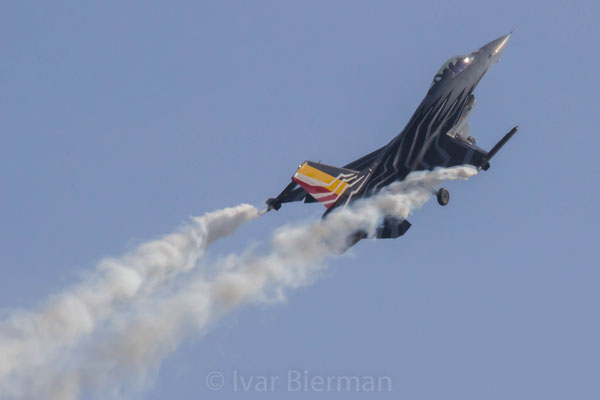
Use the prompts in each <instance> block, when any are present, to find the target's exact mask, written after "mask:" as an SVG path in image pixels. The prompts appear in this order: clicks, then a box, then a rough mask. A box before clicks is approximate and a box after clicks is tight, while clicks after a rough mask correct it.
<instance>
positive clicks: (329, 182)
mask: <svg viewBox="0 0 600 400" xmlns="http://www.w3.org/2000/svg"><path fill="white" fill-rule="evenodd" d="M358 175H359V172H358V171H354V170H351V169H346V168H337V167H332V166H330V165H325V164H320V163H315V162H312V161H305V162H304V163H303V164H302V165H300V167H299V168H298V170H297V171H296V173H295V174H294V176H293V177H292V180H293V181H294V182H296V183H297V184H298V185H300V186H302V188H303V189H304V190H306V191H307V192H308V193H309V194H310V195H311V196H312V197H313V198H315V200H318V201H319V202H321V203H322V204H323V205H324V206H325V207H327V208H331V207H333V205H334V204H335V203H336V202H337V201H338V199H339V198H340V197H341V196H342V195H343V194H344V192H345V191H346V190H347V189H348V187H349V186H351V184H352V182H353V181H355V180H356V178H357V177H358Z"/></svg>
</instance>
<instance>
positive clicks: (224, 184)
mask: <svg viewBox="0 0 600 400" xmlns="http://www.w3.org/2000/svg"><path fill="white" fill-rule="evenodd" d="M599 16H600V8H598V6H597V4H596V2H592V1H572V2H571V1H569V2H566V1H565V2H562V1H552V2H548V1H522V0H507V1H498V2H482V1H463V2H451V1H440V2H429V1H418V2H408V1H406V2H404V1H403V2H400V1H373V2H366V1H365V2H355V1H336V2H334V1H302V2H287V1H239V2H220V1H214V2H206V1H202V2H200V1H179V2H158V1H127V2H125V1H123V2H122V1H110V2H80V1H71V2H64V1H58V2H41V1H39V2H32V1H14V2H3V3H2V6H1V7H0V52H1V57H0V59H1V60H2V61H1V62H0V184H1V186H0V187H1V189H0V190H1V197H0V271H1V274H0V308H1V310H2V313H3V314H4V313H6V312H8V311H9V310H12V309H15V308H24V309H31V308H36V307H38V306H39V305H40V304H41V303H42V302H43V301H44V300H45V299H47V297H48V296H49V295H51V294H52V293H56V292H58V291H60V290H61V289H63V288H64V287H67V286H68V285H70V284H72V283H74V282H77V280H78V274H80V273H81V272H82V271H86V270H89V269H91V268H93V266H94V265H95V263H96V262H97V261H98V260H99V259H101V258H103V257H105V256H108V255H112V256H118V255H120V254H122V253H123V252H125V251H126V250H128V249H131V248H132V247H133V246H135V244H137V243H140V242H141V241H143V240H146V239H149V238H154V237H157V236H160V235H161V234H164V233H168V232H171V231H172V230H173V229H174V228H175V227H177V226H178V225H180V224H181V223H182V222H183V221H185V220H186V219H187V217H188V216H190V215H199V214H202V213H204V212H207V211H211V210H214V209H217V208H222V207H224V206H230V205H237V204H239V203H241V202H249V203H251V204H255V205H257V206H260V205H262V203H263V202H264V200H265V199H266V198H267V197H272V196H274V195H277V194H278V193H279V191H280V190H281V189H282V188H283V187H284V186H285V185H286V184H287V183H288V181H289V177H290V176H291V174H292V173H293V171H294V170H295V168H296V167H297V165H298V164H299V163H300V162H302V161H303V160H305V159H309V160H315V161H318V160H322V161H323V162H326V163H328V164H333V165H343V164H344V163H346V162H349V161H351V160H353V159H355V158H358V157H359V156H361V155H363V154H365V153H367V152H370V151H372V150H374V149H376V148H378V147H379V146H381V145H383V144H385V143H387V141H388V140H389V139H390V138H392V137H393V136H394V135H396V134H397V133H398V132H399V131H400V130H401V129H402V127H403V126H404V124H405V123H406V122H407V121H408V119H409V118H410V116H411V114H412V112H413V111H414V110H415V108H416V106H417V105H418V103H419V102H420V101H421V99H422V98H423V96H424V95H425V92H426V90H427V89H428V87H429V84H430V81H431V79H432V78H433V75H434V73H435V72H436V71H437V69H438V68H439V66H440V65H441V64H442V63H443V62H444V61H445V60H446V59H447V58H449V57H451V56H454V55H457V54H462V53H468V52H471V51H473V50H475V49H476V48H479V47H480V46H482V45H483V44H485V43H487V42H488V41H490V40H492V39H495V38H497V37H499V36H501V35H503V34H506V33H507V32H509V31H510V30H511V29H515V32H514V34H513V36H512V38H511V40H510V42H509V43H508V47H507V48H506V49H505V51H504V54H503V57H502V61H501V62H500V63H498V64H497V65H496V66H494V67H493V68H492V70H491V71H490V72H489V73H488V75H487V76H486V77H485V78H484V79H483V80H482V82H481V83H480V85H479V86H478V87H477V89H476V91H475V94H476V96H477V99H478V105H477V107H476V108H475V111H474V113H473V115H472V116H471V127H472V133H473V135H474V136H475V137H476V139H477V140H478V144H479V145H481V146H482V147H483V148H487V149H489V148H491V146H492V145H493V144H494V143H495V142H496V141H497V140H498V139H500V138H501V136H502V135H503V134H504V133H506V132H507V131H508V130H509V129H510V128H511V127H512V126H513V125H516V124H518V125H520V127H521V129H520V131H519V132H518V134H517V135H516V136H515V137H514V138H513V139H512V140H511V141H510V142H509V143H508V145H507V146H506V147H505V148H504V149H503V150H502V151H501V152H500V153H499V154H498V156H497V157H496V158H495V159H494V160H493V163H492V167H491V168H490V170H489V171H487V172H485V173H482V174H480V175H479V176H476V177H475V178H473V179H472V180H471V181H469V182H458V183H452V184H449V185H448V187H449V189H450V191H451V202H450V204H449V205H448V206H447V207H444V208H442V207H439V206H438V205H437V203H436V202H435V201H432V202H430V203H428V204H427V205H426V206H425V207H424V208H423V209H421V210H419V211H418V212H417V213H416V214H415V215H413V216H412V217H411V218H410V220H411V222H412V223H413V226H412V228H411V230H410V231H409V232H408V234H407V235H406V236H404V237H402V238H401V239H399V240H395V241H376V242H375V241H373V242H361V243H360V244H359V245H358V246H356V248H355V249H354V250H353V252H352V254H351V255H350V256H346V257H344V258H341V259H338V260H335V261H334V262H332V263H331V265H330V268H329V269H328V270H327V271H326V272H325V273H324V274H323V276H322V277H321V279H319V280H318V281H317V282H316V283H314V284H313V285H311V286H308V287H305V288H301V289H299V290H296V291H294V292H290V293H289V295H288V300H287V302H285V303H282V304H277V305H272V306H258V305H257V306H246V307H244V308H243V309H241V310H238V311H237V312H235V313H234V314H233V315H230V316H228V317H227V318H225V319H224V320H221V321H220V322H219V323H218V324H216V325H213V326H212V327H211V329H210V330H209V331H208V332H207V333H206V334H204V335H198V336H196V337H191V338H188V340H187V341H186V342H185V344H184V345H183V346H182V347H181V348H179V350H178V351H177V352H175V353H174V354H173V355H172V356H171V357H170V358H169V359H168V360H167V361H166V362H165V363H164V364H163V365H162V368H161V369H160V371H159V373H158V375H157V377H156V379H155V380H154V381H153V384H152V386H150V387H149V388H148V389H147V390H145V391H143V392H142V393H138V394H136V395H135V396H134V397H135V398H139V399H145V400H155V399H165V398H177V399H199V398H223V399H229V398H240V399H264V398H291V399H299V398H311V399H312V398H323V399H349V398H350V399H353V398H357V399H358V398H364V397H365V394H364V393H346V392H342V393H338V392H334V393H312V392H309V393H305V392H292V393H289V392H287V391H286V390H285V388H280V389H279V390H277V391H276V392H275V393H267V394H264V393H257V392H255V391H251V392H248V393H235V394H234V393H232V387H231V385H230V384H229V382H228V383H226V385H225V388H224V389H223V390H221V391H218V392H211V391H209V390H208V389H207V388H206V385H205V381H204V377H205V376H206V374H207V373H208V372H210V371H220V372H221V373H223V374H224V376H225V377H226V378H227V379H229V378H230V377H231V374H232V373H233V371H234V370H237V371H239V372H240V373H241V374H244V375H246V376H250V375H281V376H282V379H284V378H285V374H286V373H287V371H288V370H291V369H293V370H301V371H304V370H307V371H308V372H309V374H310V375H358V376H363V375H387V376H389V377H390V378H391V379H392V381H393V388H392V391H391V392H387V391H386V392H383V393H376V394H374V395H372V397H374V398H381V399H411V400H413V399H482V398H485V399H490V400H494V399H498V400H500V399H502V400H504V399H532V398H540V399H546V400H549V399H565V398H576V399H597V398H599V397H600V379H599V378H600V365H599V363H598V360H599V359H600V345H599V337H600V320H599V316H598V310H599V309H600V294H599V291H598V287H599V284H600V270H599V262H598V251H597V250H598V226H599V223H600V219H599V218H598V204H597V202H598V200H599V194H600V189H599V185H598V173H599V172H600V171H598V164H597V161H596V160H597V158H598V149H599V148H600V140H599V134H600V132H598V118H599V116H600V109H599V104H600V98H599V97H600V96H599V93H600V92H599V83H600V78H599V77H600V75H599V74H598V65H600V53H599V52H598V42H599V40H600V34H599V33H600V30H599V28H598V17H599ZM322 211H323V208H322V207H321V206H320V205H318V204H316V205H315V204H313V205H302V204H292V205H284V207H282V209H281V210H280V211H279V212H277V213H269V214H268V215H267V216H265V217H262V218H260V219H258V220H256V221H253V222H251V223H250V224H249V225H247V226H245V227H244V228H243V229H242V230H241V231H240V233H239V234H238V235H236V236H234V237H232V238H229V239H227V240H225V241H224V242H222V243H219V244H218V245H217V246H216V247H215V248H213V250H212V254H214V255H218V254H223V253H225V252H227V251H229V250H231V249H237V250H242V249H244V248H245V247H246V246H247V245H248V243H251V242H254V241H260V240H266V239H268V237H269V236H270V233H271V232H272V231H273V229H275V228H276V227H278V226H281V225H282V224H284V223H286V222H288V221H297V220H301V219H302V218H305V217H307V216H315V215H319V214H320V213H321V212H322Z"/></svg>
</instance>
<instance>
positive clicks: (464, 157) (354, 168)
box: [266, 34, 518, 246]
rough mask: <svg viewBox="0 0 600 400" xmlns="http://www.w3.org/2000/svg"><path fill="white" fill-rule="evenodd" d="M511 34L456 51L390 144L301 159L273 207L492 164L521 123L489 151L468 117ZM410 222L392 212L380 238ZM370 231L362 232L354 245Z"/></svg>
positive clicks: (356, 195)
mask: <svg viewBox="0 0 600 400" xmlns="http://www.w3.org/2000/svg"><path fill="white" fill-rule="evenodd" d="M509 37H510V34H508V35H505V36H502V37H500V38H498V39H496V40H494V41H492V42H490V43H488V44H486V45H485V46H483V47H482V48H480V49H479V50H475V51H474V52H472V53H471V54H467V55H461V56H457V57H452V58H451V59H449V60H448V61H446V62H445V63H444V64H443V65H442V67H441V68H440V69H439V71H438V72H437V74H435V76H434V77H433V82H432V83H431V87H430V88H429V91H428V92H427V95H426V96H425V98H424V99H423V101H422V102H421V104H420V105H419V107H418V108H417V110H416V111H415V113H414V114H413V116H412V117H411V119H410V121H409V122H408V124H407V125H406V127H405V128H404V129H403V130H402V132H400V133H399V134H398V136H396V137H395V138H393V139H392V140H391V141H390V142H389V143H388V144H386V145H385V146H383V147H382V148H380V149H377V150H375V151H373V152H371V153H369V154H367V155H365V156H363V157H361V158H359V159H358V160H355V161H352V162H351V163H349V164H347V165H345V166H344V167H343V168H338V167H333V166H330V165H325V164H321V163H316V162H312V161H305V162H304V163H302V165H300V167H299V168H298V170H297V171H296V173H295V174H294V176H293V177H292V182H291V183H290V184H289V185H288V186H287V187H286V188H285V189H284V190H283V191H282V192H281V193H280V194H279V196H277V197H275V198H270V199H268V200H267V201H266V203H267V206H268V208H267V210H272V209H275V210H278V209H279V208H280V207H281V204H283V203H289V202H293V201H300V200H303V201H304V202H305V203H312V202H316V201H319V202H320V203H322V204H323V205H324V206H325V207H327V211H326V212H325V214H324V215H323V216H324V217H325V216H327V214H328V213H330V212H331V211H332V210H334V209H336V208H338V207H344V206H346V205H347V204H350V203H351V202H353V201H355V200H357V199H361V198H365V197H369V196H373V195H374V194H376V193H378V192H379V191H380V190H381V189H382V188H384V187H386V186H387V185H389V184H391V183H393V182H396V181H401V180H403V179H404V178H405V177H406V176H407V175H408V174H409V173H410V172H412V171H422V170H433V169H434V168H435V167H452V166H457V165H464V164H470V165H473V166H475V167H477V168H478V169H483V170H487V169H488V168H489V167H490V164H489V162H490V160H491V159H492V158H493V157H494V156H495V155H496V153H498V151H499V150H500V148H502V146H504V144H505V143H506V142H507V141H508V140H509V139H510V138H511V137H512V136H513V135H514V134H515V132H516V131H517V129H518V127H517V126H515V127H514V128H513V129H512V130H511V131H510V132H508V133H507V134H506V135H505V136H504V137H503V138H502V139H501V140H500V141H499V142H498V143H497V144H496V145H495V146H494V147H493V148H492V149H491V150H490V151H489V152H487V151H485V150H483V149H481V148H480V147H478V146H477V145H476V144H475V139H473V137H472V136H471V135H470V127H469V123H468V118H469V115H470V114H471V112H472V111H473V107H475V103H476V101H475V96H474V95H473V90H474V89H475V87H476V86H477V84H478V83H479V81H480V80H481V78H483V76H484V75H485V74H486V72H487V71H488V70H489V69H490V67H491V66H492V65H494V64H495V63H496V62H498V61H499V59H500V54H502V51H503V50H504V47H505V46H506V43H507V42H508V39H509ZM435 194H436V196H437V200H438V203H439V204H440V205H442V206H445V205H446V204H448V201H449V200H450V195H449V193H448V190H446V189H444V188H441V189H439V190H438V191H436V192H435ZM410 225H411V224H410V223H409V222H408V221H407V220H405V219H400V218H396V217H391V216H390V217H386V218H384V220H383V222H382V226H381V227H379V229H377V232H376V237H377V238H397V237H399V236H402V235H403V234H404V233H406V231H407V230H408V228H410ZM364 237H366V234H364V233H360V232H359V233H357V234H355V235H354V237H352V238H351V239H350V242H351V243H349V245H350V246H351V245H353V244H355V243H356V242H357V241H358V240H360V239H362V238H364Z"/></svg>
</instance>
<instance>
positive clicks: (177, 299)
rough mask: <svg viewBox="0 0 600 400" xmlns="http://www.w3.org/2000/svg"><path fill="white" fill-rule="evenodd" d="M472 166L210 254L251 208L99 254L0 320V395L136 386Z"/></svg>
mask: <svg viewBox="0 0 600 400" xmlns="http://www.w3.org/2000/svg"><path fill="white" fill-rule="evenodd" d="M476 173H477V170H476V169H475V168H473V167H469V166H461V167H453V168H447V169H436V170H434V171H424V172H417V173H412V174H410V175H409V176H408V177H407V179H405V180H404V181H402V182H398V183H395V184H392V185H390V186H389V187H388V188H387V189H386V190H384V191H382V192H381V193H379V194H378V195H376V196H374V197H372V198H370V199H367V200H361V201H358V202H355V204H354V205H353V206H352V207H347V208H345V209H343V210H340V211H336V212H333V213H331V214H330V215H329V216H328V217H327V218H326V219H324V220H322V219H318V220H310V221H303V222H301V223H295V224H291V225H288V226H284V227H281V228H279V229H277V230H276V231H275V232H274V234H273V235H272V237H271V239H270V241H269V242H268V243H266V244H265V245H264V246H263V247H264V248H262V249H261V248H258V249H257V248H256V247H252V248H250V249H247V250H245V251H243V252H240V253H237V254H229V255H226V256H224V257H222V258H220V259H218V260H217V261H213V262H209V261H207V260H205V259H204V258H202V255H203V253H204V251H205V249H206V247H207V246H208V245H209V244H210V243H212V242H214V241H215V240H217V239H219V238H221V237H224V236H227V235H230V234H232V233H234V232H235V231H236V230H237V228H238V227H239V226H240V225H241V224H242V223H243V222H245V221H248V220H250V219H253V218H256V217H257V216H258V215H259V214H260V213H259V211H258V210H257V209H256V208H254V207H251V206H248V205H240V206H237V207H234V208H228V209H224V210H220V211H216V212H213V213H208V214H206V215H204V216H203V217H198V218H194V219H193V223H192V224H191V225H190V226H187V227H185V228H184V229H182V230H181V231H180V232H177V233H174V234H171V235H168V236H165V237H164V238H162V239H159V240H156V241H152V242H148V243H146V244H142V245H141V246H139V247H138V248H137V249H136V250H134V251H133V252H131V253H129V254H126V255H125V256H123V257H121V258H119V259H106V260H103V261H102V262H101V263H100V264H99V265H98V267H97V268H96V270H95V271H94V272H93V273H91V274H90V276H88V278H87V279H85V280H84V281H83V282H82V283H80V284H79V285H77V286H76V287H74V288H71V289H68V290H66V291H65V292H63V293H61V294H59V295H57V296H55V297H54V298H53V299H51V300H50V301H49V302H48V304H47V306H45V307H44V308H42V310H40V311H37V312H16V313H15V314H14V315H13V316H12V317H11V318H9V319H7V320H6V321H3V322H1V323H0V393H7V394H8V395H9V397H11V398H49V399H61V400H62V399H78V398H81V397H82V396H84V395H87V394H94V393H95V394H101V395H102V397H103V398H106V397H111V396H113V397H114V396H119V395H123V394H126V393H127V392H128V391H130V390H135V389H139V388H143V387H145V386H146V385H147V383H148V378H149V377H151V376H152V375H153V373H154V372H155V371H156V369H157V368H158V367H159V366H160V363H161V362H162V361H163V360H164V359H165V358H166V357H167V356H168V355H169V354H171V353H172V352H173V351H174V350H175V349H177V347H178V346H179V345H180V344H181V342H182V341H183V340H184V339H185V338H186V337H188V336H190V335H192V334H201V333H202V332H204V331H205V330H206V329H207V327H209V326H210V323H211V322H213V321H215V320H217V319H218V318H220V317H221V316H223V315H225V314H227V313H228V312H230V311H231V310H233V309H235V308H237V307H239V306H241V305H243V304H248V303H252V302H272V301H278V300H281V299H283V298H284V295H285V293H286V291H288V290H290V289H293V288H296V287H299V286H302V285H307V284H310V283H311V282H313V281H314V280H315V279H316V278H317V277H318V276H319V271H321V270H323V269H324V268H325V267H326V265H327V261H328V259H330V258H331V257H337V256H338V254H339V253H341V252H342V251H343V250H344V249H345V247H346V245H347V244H346V239H347V236H348V235H349V234H351V233H353V232H355V231H357V230H364V231H366V232H368V233H369V234H371V235H372V234H373V233H374V232H375V229H376V228H377V226H378V224H379V222H380V221H381V220H382V218H383V217H384V216H386V215H393V216H399V217H402V218H406V217H407V216H408V215H409V214H410V213H411V212H412V211H414V210H416V209H417V208H419V207H421V206H422V205H423V204H424V203H425V202H426V201H427V200H428V199H429V198H430V197H431V194H432V191H433V190H434V188H435V187H437V186H438V185H439V184H440V183H442V182H443V181H446V180H458V179H468V178H469V177H471V176H473V175H475V174H476Z"/></svg>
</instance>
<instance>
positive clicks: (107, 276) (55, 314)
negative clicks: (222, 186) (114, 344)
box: [0, 204, 258, 398]
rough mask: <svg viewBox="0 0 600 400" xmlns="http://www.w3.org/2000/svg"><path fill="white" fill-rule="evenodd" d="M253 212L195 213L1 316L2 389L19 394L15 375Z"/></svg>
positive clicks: (148, 290)
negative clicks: (35, 304) (31, 305)
mask: <svg viewBox="0 0 600 400" xmlns="http://www.w3.org/2000/svg"><path fill="white" fill-rule="evenodd" d="M257 216H258V210H257V209H256V208H254V207H252V206H250V205H247V204H242V205H240V206H237V207H234V208H226V209H223V210H219V211H215V212H212V213H208V214H206V215H204V216H202V217H195V218H193V219H192V223H191V224H190V225H188V226H186V227H184V228H183V229H181V231H179V232H176V233H172V234H170V235H167V236H165V237H163V238H161V239H158V240H154V241H151V242H147V243H145V244H142V245H141V246H139V247H138V248H137V249H135V250H134V251H132V252H131V253H128V254H126V255H125V256H123V257H122V258H118V259H115V258H112V259H105V260H103V261H101V262H100V263H99V264H98V266H97V268H96V270H95V271H94V272H93V273H91V274H88V275H87V276H86V277H85V279H84V281H83V282H81V283H80V284H78V285H77V286H75V287H73V288H71V289H68V290H66V291H64V292H63V293H60V294H58V295H56V296H54V297H53V298H52V299H51V300H50V301H49V303H48V304H47V305H46V306H45V307H44V308H43V309H42V310H41V311H39V312H17V313H14V314H13V315H12V316H11V317H10V318H9V319H8V320H6V321H3V322H1V323H0V395H10V394H11V393H14V394H15V395H18V394H19V392H20V390H21V389H20V388H19V387H18V386H19V385H20V384H21V383H23V382H18V383H15V381H19V380H20V378H21V377H22V376H25V377H27V376H29V374H30V372H31V371H34V370H36V369H37V368H39V367H43V366H44V365H46V364H47V363H48V362H49V361H50V360H53V359H54V356H55V355H56V354H57V353H58V352H60V351H62V350H63V349H64V348H65V347H72V346H74V345H76V344H77V342H79V341H81V340H82V339H84V338H85V337H86V336H89V335H91V334H92V333H93V332H94V330H95V329H96V328H97V327H98V326H99V325H100V324H101V323H102V322H104V321H106V320H107V319H108V318H110V317H111V316H112V315H113V314H114V312H115V309H116V308H118V307H123V306H125V305H126V304H127V303H129V302H131V301H133V300H137V299H139V298H140V297H142V296H150V295H152V293H153V291H155V290H156V289H157V287H159V286H160V285H161V284H163V283H164V282H166V281H168V280H170V279H172V278H173V277H175V276H176V275H177V274H180V273H182V272H187V271H189V270H190V269H191V268H193V267H194V266H195V265H196V263H197V260H198V258H199V257H200V256H201V255H202V253H203V252H204V250H205V249H206V247H207V246H208V245H210V244H211V243H212V242H214V241H215V240H217V239H219V238H221V237H224V236H228V235H230V234H232V233H234V232H235V231H236V230H237V229H238V227H239V226H240V225H241V224H242V223H243V222H245V221H247V220H249V219H253V218H256V217H257ZM25 384H27V385H29V383H27V382H25ZM0 397H3V396H0ZM44 397H45V396H44ZM39 398H42V397H39Z"/></svg>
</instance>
